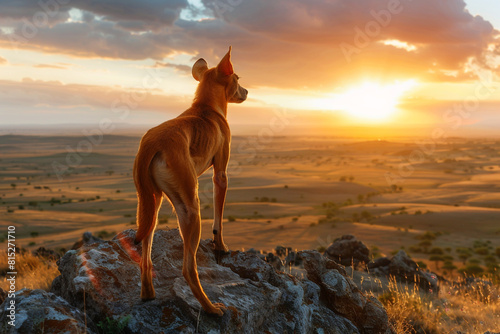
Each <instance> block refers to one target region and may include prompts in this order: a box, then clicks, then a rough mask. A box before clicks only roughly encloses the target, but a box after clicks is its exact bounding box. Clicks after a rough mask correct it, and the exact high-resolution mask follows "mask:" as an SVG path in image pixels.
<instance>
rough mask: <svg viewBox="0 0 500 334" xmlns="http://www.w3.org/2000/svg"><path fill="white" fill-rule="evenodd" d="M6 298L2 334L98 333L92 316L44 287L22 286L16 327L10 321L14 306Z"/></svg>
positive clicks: (1, 315)
mask: <svg viewBox="0 0 500 334" xmlns="http://www.w3.org/2000/svg"><path fill="white" fill-rule="evenodd" d="M10 300H11V299H10V298H7V299H6V300H5V301H4V303H3V304H2V305H0V319H1V321H2V323H1V324H0V328H1V329H2V331H1V332H2V333H6V334H7V333H12V334H14V333H24V334H31V333H33V334H35V333H45V334H62V333H65V334H73V333H88V334H93V333H97V328H96V326H95V325H94V323H93V321H92V319H90V318H88V317H87V318H85V314H84V313H83V312H82V311H80V310H79V309H77V308H76V307H74V306H71V305H70V304H69V303H68V302H67V301H65V300H64V299H63V298H61V297H58V296H56V295H55V294H53V293H50V292H45V291H43V290H30V289H22V290H19V291H17V292H16V293H15V299H13V300H15V313H16V314H15V326H14V327H13V326H11V325H10V324H9V323H8V322H9V321H11V319H10V318H9V314H10V310H9V309H8V308H9V307H10V305H11V303H10Z"/></svg>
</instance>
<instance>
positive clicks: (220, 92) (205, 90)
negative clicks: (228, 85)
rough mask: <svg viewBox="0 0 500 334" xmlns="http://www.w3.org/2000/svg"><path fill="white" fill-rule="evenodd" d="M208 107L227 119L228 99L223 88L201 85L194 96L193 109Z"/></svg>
mask: <svg viewBox="0 0 500 334" xmlns="http://www.w3.org/2000/svg"><path fill="white" fill-rule="evenodd" d="M195 106H207V107H209V108H210V109H212V110H214V111H216V112H218V113H220V114H221V115H222V116H224V118H226V117H227V98H226V90H225V89H224V87H223V86H220V87H218V86H217V87H214V86H209V85H204V84H201V83H200V84H199V85H198V88H197V89H196V93H195V96H194V101H193V107H195Z"/></svg>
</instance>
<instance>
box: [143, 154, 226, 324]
mask: <svg viewBox="0 0 500 334" xmlns="http://www.w3.org/2000/svg"><path fill="white" fill-rule="evenodd" d="M178 165H179V163H178V160H174V159H172V161H171V162H170V161H169V163H168V166H167V163H165V162H162V161H158V162H157V163H155V164H153V176H154V178H155V181H156V184H157V185H158V186H159V187H160V189H161V190H162V191H163V192H164V193H165V194H166V195H167V197H168V198H169V200H170V202H171V203H172V205H173V206H174V208H175V213H176V215H177V220H178V221H179V228H180V232H181V236H182V239H183V241H184V254H183V267H182V274H183V276H184V278H185V279H186V281H187V283H188V285H189V287H190V288H191V291H192V292H193V295H194V297H195V298H196V299H197V300H198V301H199V302H200V304H201V306H202V307H203V309H204V310H205V311H206V312H207V313H212V314H217V315H219V316H222V315H223V311H222V309H221V308H223V307H224V305H222V304H212V302H211V301H210V299H208V297H207V295H206V294H205V292H204V291H203V288H202V286H201V284H200V279H199V277H198V269H197V265H196V252H197V251H198V246H199V243H200V238H201V217H200V200H199V198H198V180H197V177H196V171H195V170H194V167H192V166H190V167H187V168H186V164H184V165H182V166H178Z"/></svg>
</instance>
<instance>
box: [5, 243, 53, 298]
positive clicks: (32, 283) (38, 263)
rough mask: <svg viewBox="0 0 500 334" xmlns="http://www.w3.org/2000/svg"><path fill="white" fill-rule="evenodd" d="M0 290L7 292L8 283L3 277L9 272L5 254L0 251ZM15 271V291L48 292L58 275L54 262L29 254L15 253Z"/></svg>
mask: <svg viewBox="0 0 500 334" xmlns="http://www.w3.org/2000/svg"><path fill="white" fill-rule="evenodd" d="M0 264H1V266H2V267H0V271H1V272H2V274H3V276H0V288H2V289H4V290H9V285H10V283H9V282H8V281H7V277H5V272H7V271H10V270H8V268H7V253H6V252H5V251H0ZM15 269H16V271H17V276H16V291H18V290H21V289H22V288H28V289H43V290H46V291H49V290H50V287H51V285H52V281H53V280H54V278H55V277H56V276H58V275H59V270H58V269H57V265H56V261H55V260H50V259H45V258H40V257H37V256H34V255H33V254H32V253H31V252H26V253H23V254H18V253H16V264H15Z"/></svg>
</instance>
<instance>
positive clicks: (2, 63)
mask: <svg viewBox="0 0 500 334" xmlns="http://www.w3.org/2000/svg"><path fill="white" fill-rule="evenodd" d="M5 64H7V59H5V58H2V57H0V65H5Z"/></svg>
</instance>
